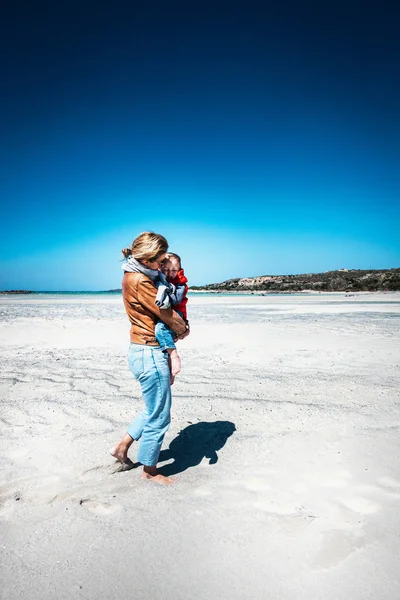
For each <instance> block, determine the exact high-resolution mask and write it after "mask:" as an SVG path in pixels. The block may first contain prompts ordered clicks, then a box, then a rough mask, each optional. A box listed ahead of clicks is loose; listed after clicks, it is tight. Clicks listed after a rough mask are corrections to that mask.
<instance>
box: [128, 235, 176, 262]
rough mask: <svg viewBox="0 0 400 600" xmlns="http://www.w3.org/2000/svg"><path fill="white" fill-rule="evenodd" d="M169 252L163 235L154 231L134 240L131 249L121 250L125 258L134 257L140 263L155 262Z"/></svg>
mask: <svg viewBox="0 0 400 600" xmlns="http://www.w3.org/2000/svg"><path fill="white" fill-rule="evenodd" d="M167 250H168V242H167V240H166V239H165V237H164V236H163V235H160V234H159V233H154V232H153V231H144V232H143V233H141V234H140V235H138V236H137V238H135V239H134V240H133V243H132V246H131V247H130V248H123V249H122V250H121V252H122V254H123V255H124V256H125V258H129V257H130V256H133V257H134V258H136V260H138V261H142V260H148V261H153V260H155V259H157V258H158V257H159V256H161V254H165V253H166V251H167Z"/></svg>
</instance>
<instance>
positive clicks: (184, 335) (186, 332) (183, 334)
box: [175, 323, 190, 342]
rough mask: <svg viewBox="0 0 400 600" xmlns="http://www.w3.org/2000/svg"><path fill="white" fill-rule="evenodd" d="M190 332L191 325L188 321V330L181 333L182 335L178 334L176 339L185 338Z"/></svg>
mask: <svg viewBox="0 0 400 600" xmlns="http://www.w3.org/2000/svg"><path fill="white" fill-rule="evenodd" d="M189 333H190V326H189V323H186V331H185V332H184V333H181V335H178V337H176V338H175V341H176V342H177V341H179V340H184V339H185V337H187V336H188V335H189Z"/></svg>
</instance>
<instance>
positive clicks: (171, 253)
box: [165, 252, 182, 269]
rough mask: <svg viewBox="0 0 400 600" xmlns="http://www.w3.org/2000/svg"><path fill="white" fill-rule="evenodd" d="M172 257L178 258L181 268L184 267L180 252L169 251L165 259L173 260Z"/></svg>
mask: <svg viewBox="0 0 400 600" xmlns="http://www.w3.org/2000/svg"><path fill="white" fill-rule="evenodd" d="M171 258H174V259H175V260H177V261H178V263H179V268H180V269H182V261H181V257H180V256H179V254H175V252H167V254H166V255H165V260H171Z"/></svg>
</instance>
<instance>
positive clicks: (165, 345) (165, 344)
mask: <svg viewBox="0 0 400 600" xmlns="http://www.w3.org/2000/svg"><path fill="white" fill-rule="evenodd" d="M155 335H156V339H157V342H158V343H159V344H160V348H161V350H166V351H167V352H168V358H169V361H168V362H169V368H170V371H171V384H172V383H173V380H174V378H175V375H178V373H179V371H180V370H181V359H180V357H179V354H178V352H177V350H176V346H175V342H174V334H173V332H172V330H171V329H170V328H169V327H168V326H167V325H166V324H165V323H163V322H162V321H158V322H157V323H156V328H155Z"/></svg>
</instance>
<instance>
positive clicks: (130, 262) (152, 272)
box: [121, 256, 160, 282]
mask: <svg viewBox="0 0 400 600" xmlns="http://www.w3.org/2000/svg"><path fill="white" fill-rule="evenodd" d="M121 269H122V270H123V271H127V272H128V273H143V275H147V277H149V278H150V279H151V280H152V281H154V282H156V281H157V279H158V278H159V275H160V271H157V270H156V269H148V268H147V267H145V266H144V265H142V263H140V262H139V261H138V260H136V258H133V256H130V257H129V258H128V259H127V260H126V261H125V262H124V263H122V265H121Z"/></svg>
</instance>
